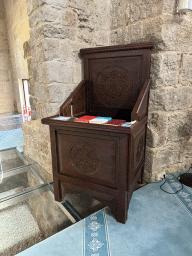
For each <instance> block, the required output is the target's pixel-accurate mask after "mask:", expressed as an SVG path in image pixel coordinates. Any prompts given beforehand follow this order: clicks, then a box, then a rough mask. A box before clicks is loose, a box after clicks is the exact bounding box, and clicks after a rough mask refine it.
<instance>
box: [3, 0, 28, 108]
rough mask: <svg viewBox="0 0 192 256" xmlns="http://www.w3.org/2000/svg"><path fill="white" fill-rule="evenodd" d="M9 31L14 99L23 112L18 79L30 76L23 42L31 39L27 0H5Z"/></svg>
mask: <svg viewBox="0 0 192 256" xmlns="http://www.w3.org/2000/svg"><path fill="white" fill-rule="evenodd" d="M4 5H5V14H6V24H7V32H8V41H9V50H10V59H11V69H12V83H13V90H14V101H15V106H16V108H17V109H15V111H19V113H21V104H20V94H19V85H18V79H27V78H28V66H27V60H26V59H24V51H23V44H24V43H25V42H26V41H28V40H29V39H30V35H29V30H30V29H29V18H28V15H27V6H26V0H15V1H12V0H6V1H4Z"/></svg>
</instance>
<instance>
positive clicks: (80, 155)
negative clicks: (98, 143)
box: [70, 143, 100, 174]
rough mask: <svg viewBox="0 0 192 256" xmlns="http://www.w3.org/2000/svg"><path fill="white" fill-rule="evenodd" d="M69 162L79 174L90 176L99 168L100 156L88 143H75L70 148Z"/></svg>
mask: <svg viewBox="0 0 192 256" xmlns="http://www.w3.org/2000/svg"><path fill="white" fill-rule="evenodd" d="M70 155H71V160H72V163H73V164H74V166H75V168H76V169H77V170H78V171H79V172H81V173H85V174H86V173H89V174H92V173H94V172H96V171H97V170H98V168H99V166H100V156H99V152H98V151H97V149H95V148H94V147H93V146H92V145H90V144H88V143H77V144H75V145H73V147H72V148H71V153H70Z"/></svg>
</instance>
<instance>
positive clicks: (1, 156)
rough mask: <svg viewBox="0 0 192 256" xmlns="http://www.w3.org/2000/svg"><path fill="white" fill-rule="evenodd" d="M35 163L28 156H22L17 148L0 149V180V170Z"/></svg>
mask: <svg viewBox="0 0 192 256" xmlns="http://www.w3.org/2000/svg"><path fill="white" fill-rule="evenodd" d="M33 163H35V162H34V161H32V160H31V159H29V158H26V157H25V158H24V157H23V155H22V154H21V153H20V152H19V151H18V150H17V149H15V148H14V149H9V150H4V151H0V181H1V172H2V170H3V171H6V170H10V169H14V168H18V167H22V166H25V165H28V164H33Z"/></svg>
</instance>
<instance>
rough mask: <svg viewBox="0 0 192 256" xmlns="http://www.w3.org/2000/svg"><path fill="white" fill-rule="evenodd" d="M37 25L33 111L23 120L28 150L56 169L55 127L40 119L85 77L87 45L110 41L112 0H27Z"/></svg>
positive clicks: (33, 46)
mask: <svg viewBox="0 0 192 256" xmlns="http://www.w3.org/2000/svg"><path fill="white" fill-rule="evenodd" d="M27 9H28V15H29V25H30V27H31V31H30V37H31V52H32V62H31V63H32V65H30V66H32V77H31V78H32V79H31V83H30V94H31V97H30V99H31V105H32V116H33V118H35V119H37V120H35V121H32V122H28V123H24V124H23V127H22V129H23V134H24V153H25V154H27V155H29V156H30V157H31V158H32V159H34V160H35V161H37V162H38V163H39V164H40V165H41V166H42V167H43V168H44V169H45V170H47V171H48V172H49V173H52V171H51V169H52V166H51V151H50V139H49V130H48V127H47V126H45V125H41V121H40V119H41V118H43V117H47V116H51V115H55V114H57V113H58V111H59V107H60V105H61V104H62V103H63V102H64V100H65V99H66V98H67V97H68V96H69V94H70V93H71V92H72V91H73V90H74V88H75V87H76V86H77V85H78V84H79V83H80V82H81V80H82V78H83V75H82V61H81V59H80V57H79V51H80V49H81V48H87V47H93V46H99V45H101V46H102V45H109V43H110V19H109V13H110V0H102V1H97V0H94V1H89V0H81V1H76V0H38V1H37V0H27Z"/></svg>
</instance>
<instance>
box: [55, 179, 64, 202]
mask: <svg viewBox="0 0 192 256" xmlns="http://www.w3.org/2000/svg"><path fill="white" fill-rule="evenodd" d="M53 186H54V195H55V201H58V202H61V201H62V195H61V184H60V182H59V180H57V179H53Z"/></svg>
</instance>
